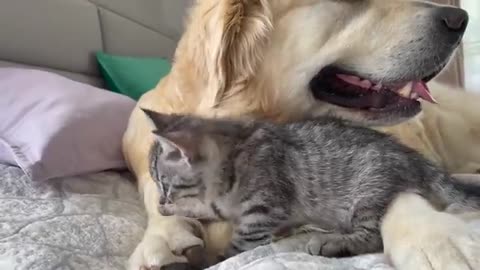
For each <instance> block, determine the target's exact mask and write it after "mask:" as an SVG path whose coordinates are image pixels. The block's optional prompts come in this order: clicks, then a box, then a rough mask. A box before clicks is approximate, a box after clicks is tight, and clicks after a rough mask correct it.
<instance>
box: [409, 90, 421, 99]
mask: <svg viewBox="0 0 480 270" xmlns="http://www.w3.org/2000/svg"><path fill="white" fill-rule="evenodd" d="M410 98H411V99H419V98H420V96H419V95H418V93H417V92H413V91H412V93H411V94H410Z"/></svg>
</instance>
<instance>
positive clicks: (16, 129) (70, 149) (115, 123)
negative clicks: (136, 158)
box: [0, 68, 135, 180]
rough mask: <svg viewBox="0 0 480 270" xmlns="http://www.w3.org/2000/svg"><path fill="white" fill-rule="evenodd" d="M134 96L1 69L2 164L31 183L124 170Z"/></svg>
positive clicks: (49, 75) (44, 74) (35, 72)
mask: <svg viewBox="0 0 480 270" xmlns="http://www.w3.org/2000/svg"><path fill="white" fill-rule="evenodd" d="M134 106H135V101H133V100H132V99H130V98H129V97H126V96H122V95H119V94H115V93H112V92H109V91H106V90H102V89H99V88H95V87H93V86H90V85H86V84H82V83H79V82H75V81H72V80H69V79H67V78H64V77H61V76H59V75H56V74H53V73H49V72H44V71H38V70H29V69H16V68H0V162H2V163H7V164H12V165H18V166H19V167H21V168H22V169H23V171H24V172H25V173H26V174H27V175H28V177H30V178H31V179H32V180H45V179H51V178H56V177H64V176H73V175H78V174H83V173H89V172H97V171H102V170H109V169H121V168H125V162H124V159H123V155H122V151H121V142H122V136H123V133H124V131H125V129H126V127H127V122H128V119H129V117H130V113H131V112H132V110H133V108H134Z"/></svg>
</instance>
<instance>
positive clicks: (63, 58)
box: [0, 0, 193, 86]
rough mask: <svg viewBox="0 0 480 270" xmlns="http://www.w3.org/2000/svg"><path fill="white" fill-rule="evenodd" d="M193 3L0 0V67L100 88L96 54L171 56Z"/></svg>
mask: <svg viewBox="0 0 480 270" xmlns="http://www.w3.org/2000/svg"><path fill="white" fill-rule="evenodd" d="M192 1H193V0H2V1H0V25H1V27H0V66H28V67H34V68H39V69H46V70H50V71H54V72H57V73H60V74H62V75H65V76H68V77H70V78H72V79H75V80H78V81H82V82H86V83H90V84H93V85H97V86H102V85H103V82H102V80H101V78H100V73H99V70H98V67H97V62H96V60H95V52H97V51H99V50H103V51H105V52H108V53H112V54H118V55H129V56H160V57H167V58H171V57H172V55H173V52H174V50H175V47H176V43H177V41H178V39H179V37H180V35H181V33H182V30H183V21H184V15H185V11H186V9H187V7H188V6H189V5H190V3H191V2H192Z"/></svg>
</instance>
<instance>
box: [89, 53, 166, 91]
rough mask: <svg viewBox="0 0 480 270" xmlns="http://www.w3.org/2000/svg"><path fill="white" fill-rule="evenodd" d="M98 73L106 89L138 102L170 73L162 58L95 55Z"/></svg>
mask: <svg viewBox="0 0 480 270" xmlns="http://www.w3.org/2000/svg"><path fill="white" fill-rule="evenodd" d="M97 61H98V63H99V65H100V71H101V73H102V76H103V78H104V80H105V83H106V84H107V87H108V89H110V90H111V91H113V92H116V93H121V94H124V95H127V96H129V97H131V98H133V99H135V100H138V99H139V98H140V97H141V96H142V95H143V94H144V93H145V92H147V91H149V90H151V89H153V88H154V87H155V86H156V85H157V84H158V82H159V81H160V79H162V78H163V77H165V75H167V74H168V73H169V72H170V69H171V64H170V62H169V61H168V60H166V59H163V58H137V57H125V56H115V55H109V54H106V53H103V52H98V53H97Z"/></svg>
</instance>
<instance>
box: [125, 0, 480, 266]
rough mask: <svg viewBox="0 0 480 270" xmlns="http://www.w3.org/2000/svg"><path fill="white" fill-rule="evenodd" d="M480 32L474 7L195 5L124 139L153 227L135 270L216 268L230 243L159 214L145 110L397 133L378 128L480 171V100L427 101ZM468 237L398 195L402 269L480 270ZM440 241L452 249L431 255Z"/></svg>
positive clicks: (308, 1)
mask: <svg viewBox="0 0 480 270" xmlns="http://www.w3.org/2000/svg"><path fill="white" fill-rule="evenodd" d="M467 21H468V16H467V14H466V13H465V12H464V11H463V10H461V9H456V8H453V7H446V6H438V5H434V4H430V3H427V2H420V1H408V0H402V1H399V0H198V1H196V3H195V4H194V6H193V8H192V10H191V13H190V16H189V20H188V23H187V27H186V32H185V33H184V35H183V36H182V38H181V40H180V42H179V44H178V48H177V51H176V54H175V61H174V65H173V68H172V71H171V73H170V74H169V75H168V76H167V77H165V78H164V79H163V80H161V81H160V82H159V84H158V86H157V87H156V88H155V89H153V90H151V91H149V92H148V93H146V94H145V95H144V96H143V97H142V98H141V99H140V101H139V102H138V105H137V107H136V109H135V110H134V111H133V113H132V115H131V118H130V122H129V126H128V129H127V131H126V133H125V136H124V154H125V158H126V160H127V162H128V164H129V168H130V169H131V171H132V172H133V173H134V174H135V176H136V178H137V180H138V188H139V191H140V193H141V194H143V198H144V202H145V207H146V210H147V213H148V217H149V222H148V228H147V229H146V232H145V235H144V238H143V240H142V241H141V242H140V244H139V245H138V246H137V248H136V250H135V251H134V253H133V254H132V256H131V258H130V261H129V267H130V269H140V268H146V269H148V268H158V267H160V266H166V267H170V266H171V267H173V266H175V265H179V264H182V263H187V257H188V258H189V259H190V263H199V262H198V261H199V260H198V258H199V257H201V256H202V252H203V251H204V249H203V248H202V247H205V243H206V247H207V250H208V254H209V255H211V256H212V257H215V255H218V254H220V253H221V252H222V248H223V247H224V246H225V245H226V244H227V242H228V240H229V237H230V234H229V233H230V231H229V226H228V224H223V223H217V224H212V225H210V226H209V227H204V226H202V225H201V224H200V223H199V222H198V221H195V220H191V219H186V218H180V217H162V216H161V215H160V214H159V213H158V211H157V204H158V194H157V189H156V186H155V184H154V182H153V181H152V179H151V176H150V173H149V169H148V168H149V164H148V153H149V151H150V147H151V145H152V142H153V141H152V139H153V138H152V136H151V129H152V126H151V125H150V123H149V122H148V120H147V118H146V117H145V115H144V113H143V112H142V111H141V110H140V109H139V108H140V107H142V108H146V109H151V110H155V111H159V112H163V113H193V114H198V115H202V116H207V117H224V116H228V117H244V118H248V117H253V118H264V119H269V120H272V121H291V120H296V119H303V118H309V117H315V116H320V115H334V116H337V117H341V118H346V119H350V120H353V121H357V122H359V123H363V124H365V125H367V126H384V125H397V126H393V127H392V126H390V127H387V128H379V129H381V130H383V131H385V132H390V133H393V134H394V135H395V136H398V137H399V138H400V139H401V140H402V141H403V142H404V143H406V144H408V145H410V146H412V147H415V148H416V149H418V150H419V151H421V152H422V153H424V154H425V155H426V156H428V157H430V158H431V159H432V160H435V161H437V162H438V163H439V164H440V165H444V166H447V167H448V168H449V169H450V170H451V171H452V172H469V173H470V172H475V171H477V170H478V169H479V168H480V151H479V150H480V148H479V147H480V144H479V142H480V130H479V128H480V119H479V118H477V115H478V112H479V110H480V109H478V108H479V107H478V104H479V103H480V102H479V101H480V98H479V97H478V96H475V95H473V94H468V93H466V92H464V91H450V90H448V89H446V88H445V87H443V86H440V85H432V86H431V88H432V89H433V95H434V98H435V99H437V100H438V103H439V104H438V105H432V104H429V103H426V102H420V101H418V98H420V97H422V98H423V99H426V100H431V101H432V100H433V98H432V97H430V94H429V92H428V89H426V87H425V84H424V82H426V81H429V80H430V79H432V78H433V77H434V76H435V75H437V73H438V72H439V71H440V70H441V69H442V68H443V67H444V66H445V65H446V64H447V62H448V61H449V59H450V57H451V55H452V54H453V52H454V50H455V49H456V47H457V46H458V45H459V43H460V40H461V38H462V36H463V33H464V30H465V27H466V25H467ZM407 84H408V88H405V87H403V86H405V85H407ZM401 89H402V90H401ZM405 89H407V90H405ZM421 103H423V104H422V105H423V106H424V107H423V108H424V110H423V113H422V114H419V113H420V111H421ZM469 233H471V232H470V231H469V230H468V228H467V227H466V223H465V221H464V220H462V219H460V218H458V217H455V216H453V215H449V214H445V213H440V212H437V211H436V210H434V209H433V208H431V206H430V205H428V203H426V202H425V201H423V200H422V199H421V198H419V197H418V196H416V195H412V194H404V195H402V196H399V198H398V199H397V200H396V202H395V203H394V204H393V205H392V206H391V208H390V209H389V211H388V215H387V217H386V218H385V221H384V224H383V226H382V235H383V238H384V242H385V252H386V253H388V254H389V255H390V258H391V259H392V262H393V263H394V264H395V266H396V267H397V268H398V269H400V270H412V269H434V270H442V269H447V268H448V267H447V266H449V267H453V268H448V269H472V268H478V267H480V266H478V265H479V264H480V262H479V261H478V258H480V256H477V255H478V254H474V252H477V253H478V251H474V250H475V249H476V248H477V247H478V246H477V247H476V246H474V245H472V244H471V243H470V242H468V241H469V240H466V239H467V238H468V237H464V236H466V235H469ZM452 237H455V238H456V239H461V240H455V241H450V239H451V238H452ZM462 237H463V238H462ZM432 239H434V240H436V241H440V242H441V243H448V245H446V246H442V247H441V248H440V246H439V245H433V244H428V243H430V242H431V240H432ZM468 239H471V238H468ZM476 250H480V249H478V248H477V249H476ZM455 252H456V253H455ZM452 254H456V255H455V256H454V255H452ZM406 255H408V256H409V257H408V259H407V258H406ZM192 261H197V262H192ZM467 266H470V268H466V267H467ZM462 267H464V268H462ZM172 269H173V268H172Z"/></svg>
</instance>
